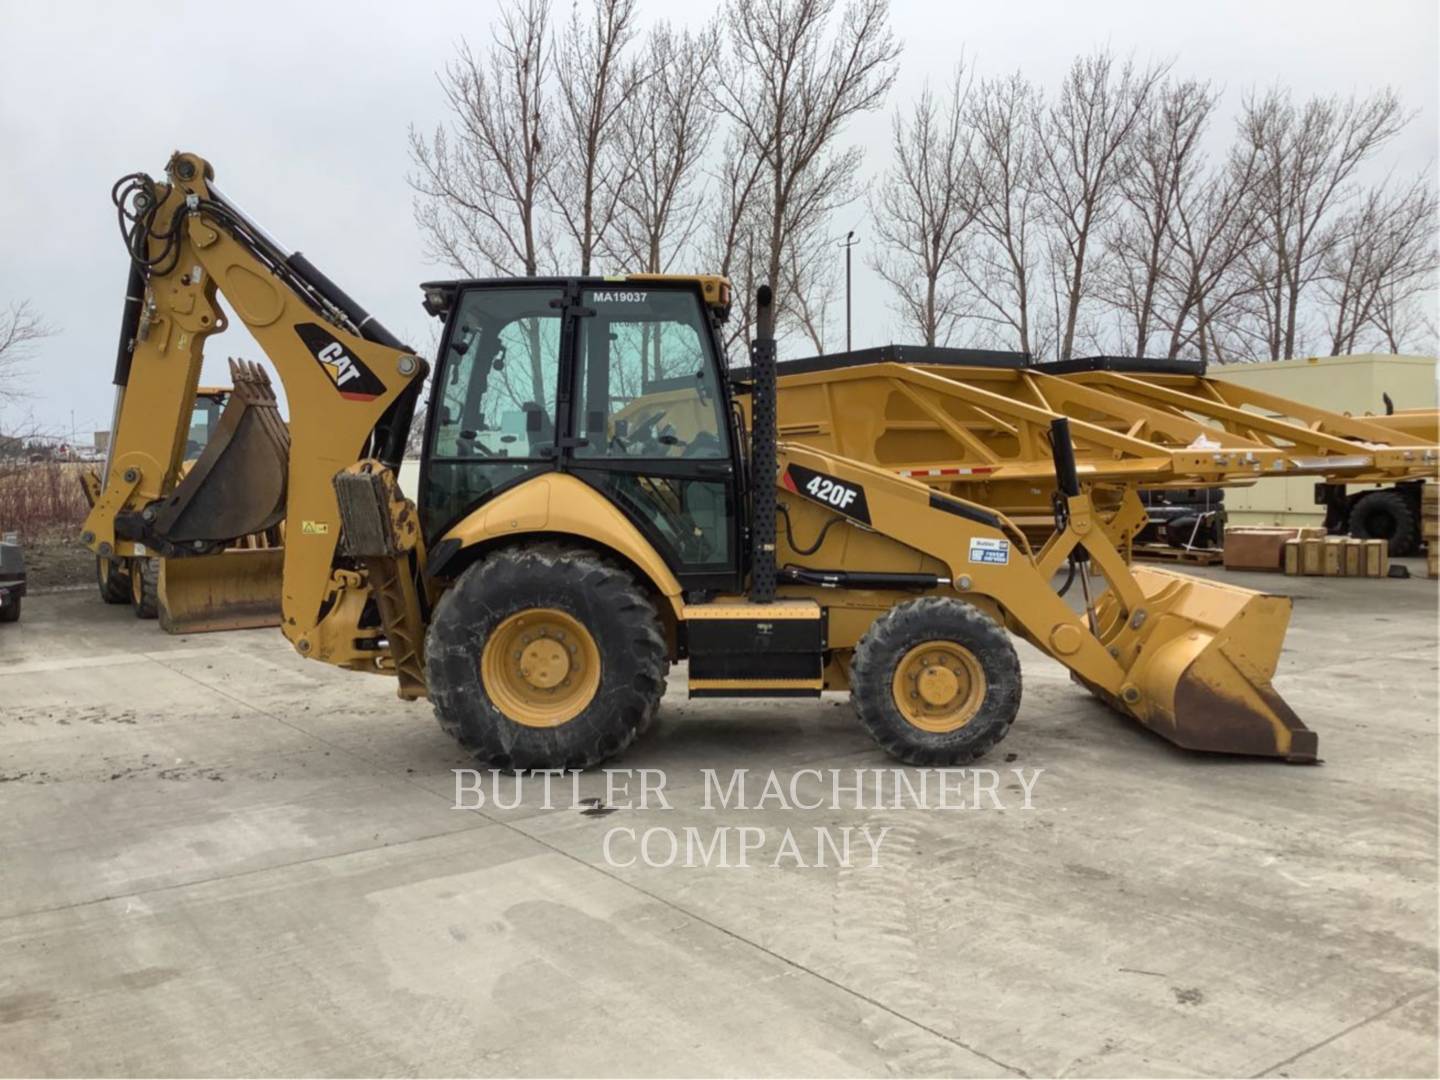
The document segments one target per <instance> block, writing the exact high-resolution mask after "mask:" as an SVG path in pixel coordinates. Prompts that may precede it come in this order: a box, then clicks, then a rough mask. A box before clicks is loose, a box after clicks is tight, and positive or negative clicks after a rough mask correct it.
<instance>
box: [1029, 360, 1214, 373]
mask: <svg viewBox="0 0 1440 1080" xmlns="http://www.w3.org/2000/svg"><path fill="white" fill-rule="evenodd" d="M1035 370H1036V371H1038V372H1040V373H1041V374H1042V375H1073V374H1074V373H1076V372H1077V371H1114V372H1117V373H1119V374H1121V375H1204V374H1205V361H1204V360H1162V359H1159V358H1155V357H1148V356H1084V357H1077V358H1075V359H1073V360H1049V361H1047V362H1045V363H1043V364H1036V365H1035Z"/></svg>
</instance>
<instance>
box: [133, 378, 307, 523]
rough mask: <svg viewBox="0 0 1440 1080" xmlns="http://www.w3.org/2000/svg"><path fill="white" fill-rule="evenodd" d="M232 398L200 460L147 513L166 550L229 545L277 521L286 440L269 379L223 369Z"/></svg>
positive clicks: (282, 504) (287, 451)
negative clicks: (153, 513) (189, 545)
mask: <svg viewBox="0 0 1440 1080" xmlns="http://www.w3.org/2000/svg"><path fill="white" fill-rule="evenodd" d="M230 375H231V378H232V379H233V380H234V387H235V389H234V391H233V392H232V393H231V395H230V401H229V404H227V405H226V406H225V411H224V412H223V413H221V415H220V420H219V422H218V423H217V424H216V425H215V432H214V434H213V435H211V437H210V441H209V442H208V443H206V445H205V449H204V450H203V451H201V453H200V457H199V458H197V459H196V461H195V463H194V464H193V465H192V466H191V467H190V469H189V471H188V472H187V473H186V474H185V478H184V479H183V480H181V481H180V483H179V484H177V485H176V487H175V490H174V491H173V492H171V493H170V495H169V496H168V497H167V498H166V499H165V500H164V501H163V502H162V503H160V504H158V505H157V506H156V507H155V510H156V518H155V523H154V527H155V531H156V532H157V533H159V534H160V535H162V536H164V537H165V538H166V539H167V540H169V541H170V542H171V543H174V544H187V543H194V542H196V541H200V542H202V543H214V542H217V541H218V542H221V543H225V542H229V541H232V540H236V539H238V538H239V537H241V536H244V535H246V534H247V533H258V532H261V531H263V530H265V529H268V528H270V527H271V526H273V525H276V524H277V523H279V522H280V521H281V520H282V519H283V518H284V516H285V488H286V475H287V471H288V468H289V460H290V432H289V430H288V429H287V428H286V427H285V421H283V420H282V419H280V411H279V408H278V406H277V404H276V401H275V391H274V390H273V389H272V388H271V386H270V378H269V376H267V375H266V374H265V371H264V369H263V368H261V367H260V366H259V365H258V364H252V363H248V362H247V361H244V360H231V361H230Z"/></svg>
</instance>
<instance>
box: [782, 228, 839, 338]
mask: <svg viewBox="0 0 1440 1080" xmlns="http://www.w3.org/2000/svg"><path fill="white" fill-rule="evenodd" d="M836 254H837V252H836V246H835V242H834V239H833V238H832V237H831V236H830V235H829V234H828V233H827V232H826V231H825V230H824V229H816V230H815V231H814V232H813V233H812V234H811V235H809V236H806V237H797V238H795V241H794V242H793V243H792V244H791V245H790V246H789V247H788V248H787V249H786V251H785V256H786V259H787V262H786V267H785V278H784V280H785V282H786V287H787V288H788V289H789V291H790V295H791V299H792V301H793V303H794V307H793V312H794V316H795V320H796V322H797V323H798V324H799V327H800V330H801V332H802V333H804V335H805V337H806V339H807V340H808V341H809V342H810V344H811V345H812V346H814V348H815V351H816V352H817V353H823V352H824V351H825V331H826V326H827V324H828V322H829V316H830V305H831V304H832V303H834V302H835V291H836V290H835V273H834V267H835V262H836Z"/></svg>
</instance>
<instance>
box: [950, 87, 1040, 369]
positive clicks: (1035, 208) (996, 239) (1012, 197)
mask: <svg viewBox="0 0 1440 1080" xmlns="http://www.w3.org/2000/svg"><path fill="white" fill-rule="evenodd" d="M1039 101H1040V95H1039V91H1038V90H1036V88H1035V87H1034V85H1032V84H1031V83H1030V82H1029V81H1028V80H1027V79H1026V78H1025V77H1024V76H1023V75H1021V74H1020V73H1019V72H1016V73H1015V74H1014V75H1011V76H1009V77H1007V78H1004V79H988V80H985V81H984V82H982V83H981V84H980V86H979V88H978V90H977V91H976V93H975V94H974V95H973V98H972V102H971V104H970V107H969V110H968V115H967V122H968V123H969V125H970V126H971V127H972V128H973V129H974V132H975V142H974V145H973V147H972V155H973V159H974V162H975V168H976V173H975V183H976V202H975V212H976V218H975V224H976V226H977V228H978V229H979V232H980V235H981V237H982V239H981V240H980V241H979V242H976V243H968V242H967V243H963V244H962V245H961V247H960V249H959V250H958V251H957V253H956V257H955V266H956V269H957V270H958V272H959V273H960V275H961V276H962V277H963V278H964V279H965V282H966V284H967V285H968V287H969V288H970V289H971V290H972V291H973V292H974V294H975V296H976V298H977V299H978V300H979V301H980V304H981V311H980V313H978V314H977V315H976V318H977V319H978V320H979V321H980V322H981V324H982V326H987V327H989V328H990V329H991V331H992V333H991V335H989V336H990V337H992V338H993V339H994V340H996V341H997V342H998V343H1000V344H1002V345H1010V346H1013V347H1016V348H1018V349H1019V350H1020V351H1021V352H1024V353H1028V354H1030V355H1032V356H1035V355H1039V353H1040V352H1041V351H1042V349H1043V348H1044V347H1045V344H1046V341H1047V337H1046V334H1045V333H1044V331H1042V330H1041V329H1040V321H1039V318H1038V315H1037V305H1036V295H1035V288H1036V274H1037V269H1038V259H1039V252H1040V247H1041V237H1040V233H1041V230H1042V225H1041V221H1040V215H1039V211H1040V205H1039V200H1040V196H1039V191H1038V177H1037V172H1036V165H1037V157H1038V148H1037V146H1036V143H1037V138H1038V135H1037V132H1036V131H1035V129H1034V128H1033V127H1032V126H1031V121H1032V120H1033V118H1034V116H1035V115H1037V113H1038V109H1039Z"/></svg>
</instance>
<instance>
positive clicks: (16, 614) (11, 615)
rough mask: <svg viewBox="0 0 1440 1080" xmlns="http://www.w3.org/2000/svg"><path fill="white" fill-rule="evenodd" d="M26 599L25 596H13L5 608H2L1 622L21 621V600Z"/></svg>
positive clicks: (0, 612)
mask: <svg viewBox="0 0 1440 1080" xmlns="http://www.w3.org/2000/svg"><path fill="white" fill-rule="evenodd" d="M24 599H25V598H24V597H23V596H16V597H14V598H12V599H11V601H10V602H9V603H8V604H6V605H5V606H4V607H3V608H0V623H7V622H19V621H20V601H22V600H24Z"/></svg>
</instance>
